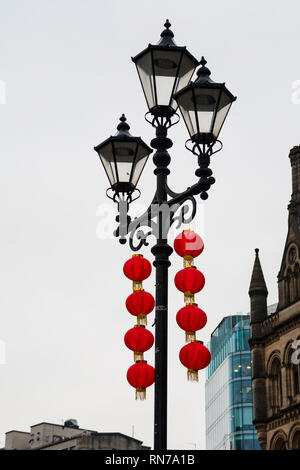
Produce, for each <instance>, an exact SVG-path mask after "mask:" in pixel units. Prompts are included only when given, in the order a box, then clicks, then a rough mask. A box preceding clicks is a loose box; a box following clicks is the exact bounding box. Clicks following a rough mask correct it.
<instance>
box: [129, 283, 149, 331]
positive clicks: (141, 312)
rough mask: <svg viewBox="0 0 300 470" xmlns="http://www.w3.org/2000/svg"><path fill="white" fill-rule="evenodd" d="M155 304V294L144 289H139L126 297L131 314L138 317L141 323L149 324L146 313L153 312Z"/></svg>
mask: <svg viewBox="0 0 300 470" xmlns="http://www.w3.org/2000/svg"><path fill="white" fill-rule="evenodd" d="M154 305H155V301H154V298H153V296H152V295H151V294H149V292H145V291H144V290H137V291H135V292H133V293H132V294H130V295H129V297H127V299H126V308H127V310H128V312H129V313H131V315H134V316H136V317H137V318H138V324H139V325H141V324H144V325H147V318H146V315H148V314H149V313H150V312H152V310H153V309H154Z"/></svg>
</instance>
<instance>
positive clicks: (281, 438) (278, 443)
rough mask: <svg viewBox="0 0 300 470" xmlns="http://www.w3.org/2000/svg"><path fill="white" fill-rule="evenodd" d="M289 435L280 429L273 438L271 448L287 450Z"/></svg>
mask: <svg viewBox="0 0 300 470" xmlns="http://www.w3.org/2000/svg"><path fill="white" fill-rule="evenodd" d="M287 449H288V446H287V436H286V435H285V433H284V432H283V431H278V432H277V433H276V434H275V435H274V436H273V437H272V440H271V443H270V450H287Z"/></svg>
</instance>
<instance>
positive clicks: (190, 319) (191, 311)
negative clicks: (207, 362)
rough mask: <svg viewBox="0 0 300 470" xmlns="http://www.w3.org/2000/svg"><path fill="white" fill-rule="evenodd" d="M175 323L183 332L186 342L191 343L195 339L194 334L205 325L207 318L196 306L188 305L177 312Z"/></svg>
mask: <svg viewBox="0 0 300 470" xmlns="http://www.w3.org/2000/svg"><path fill="white" fill-rule="evenodd" d="M176 321H177V324H178V326H179V327H180V328H182V329H183V330H184V331H185V339H186V341H192V340H195V339H196V333H195V332H196V331H198V330H201V329H202V328H203V327H204V326H205V325H206V322H207V316H206V314H205V312H204V311H203V310H201V308H199V307H198V305H197V304H189V305H186V306H185V307H183V308H181V309H180V310H179V311H178V313H177V315H176Z"/></svg>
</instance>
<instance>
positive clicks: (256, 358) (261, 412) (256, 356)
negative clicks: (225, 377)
mask: <svg viewBox="0 0 300 470" xmlns="http://www.w3.org/2000/svg"><path fill="white" fill-rule="evenodd" d="M258 253H259V249H258V248H256V249H255V260H254V266H253V271H252V277H251V282H250V287H249V296H250V302H251V339H250V346H251V350H252V386H253V396H254V422H255V424H256V426H257V430H258V440H259V443H260V446H261V448H262V449H265V447H266V434H265V431H264V424H263V423H264V421H265V419H266V417H267V416H266V409H267V393H266V372H265V366H264V364H265V356H264V348H263V345H262V344H261V343H260V342H259V337H260V336H261V335H262V327H261V323H262V321H263V320H264V319H265V318H267V296H268V289H267V286H266V283H265V279H264V275H263V271H262V268H261V264H260V260H259V256H258Z"/></svg>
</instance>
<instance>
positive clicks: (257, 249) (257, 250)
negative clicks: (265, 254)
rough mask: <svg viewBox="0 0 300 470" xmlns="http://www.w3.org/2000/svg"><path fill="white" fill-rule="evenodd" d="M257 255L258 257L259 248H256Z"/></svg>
mask: <svg viewBox="0 0 300 470" xmlns="http://www.w3.org/2000/svg"><path fill="white" fill-rule="evenodd" d="M255 253H256V256H258V253H259V248H255Z"/></svg>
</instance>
